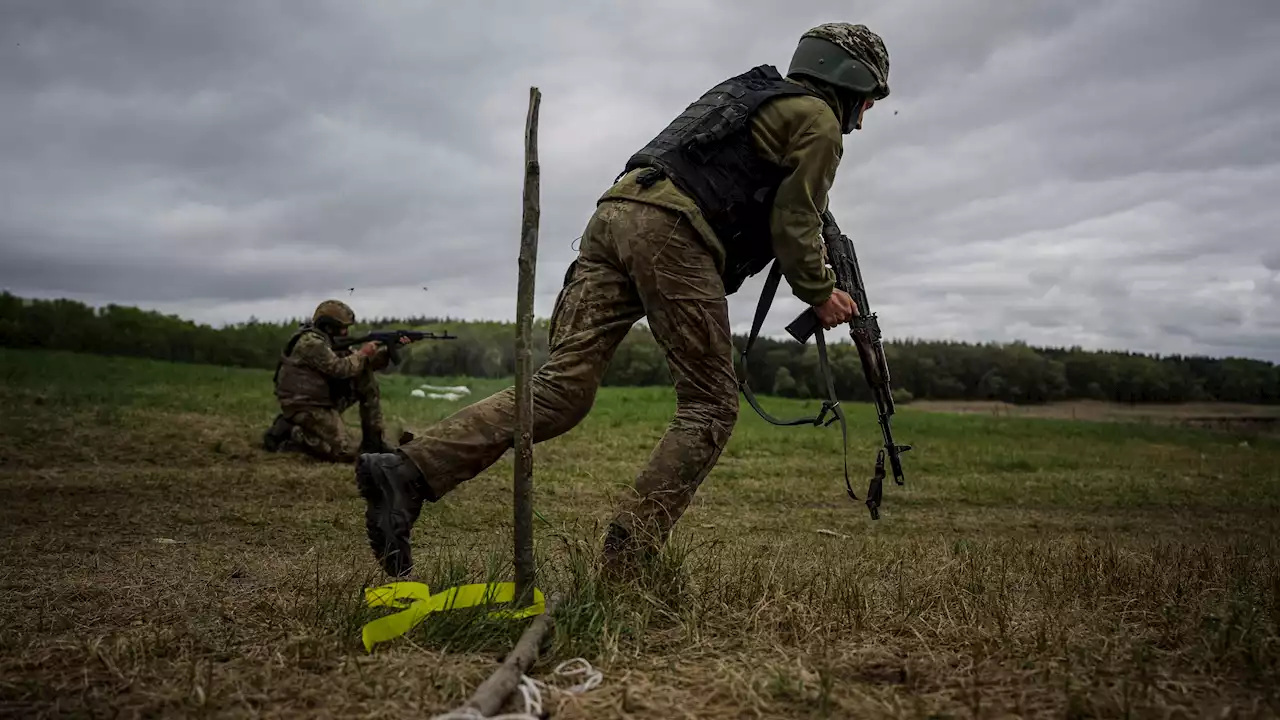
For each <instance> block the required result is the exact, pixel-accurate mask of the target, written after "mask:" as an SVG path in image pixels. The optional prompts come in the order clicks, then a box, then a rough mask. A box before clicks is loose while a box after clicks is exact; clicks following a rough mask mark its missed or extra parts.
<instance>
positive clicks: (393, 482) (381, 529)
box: [356, 452, 427, 577]
mask: <svg viewBox="0 0 1280 720" xmlns="http://www.w3.org/2000/svg"><path fill="white" fill-rule="evenodd" d="M356 486H357V487H358V488H359V489H360V495H361V496H362V497H364V500H365V503H366V507H365V511H364V525H365V531H366V532H367V533H368V535H369V547H370V548H372V549H373V556H374V557H375V558H377V559H378V562H379V563H381V564H382V569H383V570H385V571H386V573H387V574H388V575H391V576H393V577H404V576H406V575H408V574H409V573H410V571H412V570H413V557H412V554H411V551H410V547H409V534H410V533H411V532H412V530H413V524H414V523H415V522H417V521H418V514H419V513H420V512H421V511H422V502H423V500H424V499H426V497H427V495H426V493H427V489H426V485H425V483H424V482H423V478H422V474H421V473H419V472H418V468H417V466H416V465H414V464H413V462H412V461H411V460H409V458H407V457H405V456H404V455H402V454H400V453H398V452H389V453H365V454H362V455H361V456H360V457H359V458H357V459H356Z"/></svg>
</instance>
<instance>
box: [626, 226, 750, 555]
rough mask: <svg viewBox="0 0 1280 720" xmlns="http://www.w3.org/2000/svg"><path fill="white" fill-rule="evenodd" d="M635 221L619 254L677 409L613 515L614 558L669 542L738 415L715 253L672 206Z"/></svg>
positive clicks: (650, 551) (726, 316) (646, 551)
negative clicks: (668, 377) (660, 357)
mask: <svg viewBox="0 0 1280 720" xmlns="http://www.w3.org/2000/svg"><path fill="white" fill-rule="evenodd" d="M637 225H638V226H640V227H641V228H642V229H643V230H642V231H641V232H637V233H635V234H633V235H630V236H626V237H624V238H622V240H624V241H625V246H624V247H621V248H620V249H619V252H620V254H621V255H623V257H624V259H625V261H626V263H627V266H628V269H629V271H630V275H631V277H632V279H633V280H634V281H635V283H636V286H637V290H638V292H639V294H640V298H641V300H642V302H643V303H644V309H645V314H646V316H647V318H648V322H649V328H650V330H651V331H652V332H653V336H654V339H655V340H657V342H658V344H659V345H660V346H661V347H662V349H663V351H664V352H665V354H666V359H667V365H668V367H669V368H670V371H671V376H672V379H673V381H674V383H675V391H676V413H675V417H674V418H673V419H672V420H671V423H670V424H669V425H668V426H667V430H666V433H665V434H664V435H663V436H662V439H661V441H659V443H658V446H657V447H656V448H654V450H653V453H652V455H651V456H650V458H649V462H648V464H647V465H646V466H645V467H644V469H643V470H641V472H640V474H639V476H638V477H637V478H636V482H635V487H634V489H632V490H628V491H626V492H625V493H624V496H623V498H622V500H621V503H620V504H619V507H618V509H617V512H616V514H615V515H614V518H613V521H612V523H611V525H610V528H609V534H608V536H607V538H606V543H605V557H606V560H607V561H608V562H610V563H611V564H616V563H617V562H618V561H623V560H625V559H626V558H627V556H634V555H653V554H656V552H657V551H658V550H659V549H660V548H661V547H662V545H663V544H665V543H666V541H667V539H668V537H669V535H670V532H671V529H672V528H673V526H674V525H675V524H676V522H677V521H678V520H679V519H680V517H681V515H683V514H684V511H685V510H686V509H687V508H688V507H689V503H690V502H691V501H692V500H693V496H694V493H696V492H697V490H698V487H699V486H700V485H701V484H702V481H703V480H704V479H705V478H706V477H707V474H708V473H709V472H711V469H712V467H714V466H715V464H716V462H717V461H718V460H719V458H720V454H721V452H722V451H723V450H724V447H725V444H726V443H727V442H728V441H729V437H730V435H731V434H732V433H733V428H734V425H735V423H736V421H737V417H738V384H737V378H736V375H735V373H734V367H733V344H732V340H731V337H732V336H731V333H730V328H729V308H728V300H727V299H726V298H725V292H724V285H723V282H722V280H721V278H720V275H719V272H718V271H717V270H716V267H715V262H714V260H713V259H712V257H711V254H710V253H709V252H708V251H707V249H706V247H705V245H703V244H702V242H701V241H700V239H699V236H698V235H697V233H696V231H695V230H694V229H693V228H692V227H691V226H690V225H689V223H688V221H687V220H684V219H683V218H681V217H680V216H679V215H677V214H675V213H671V212H669V211H666V210H663V209H660V208H648V209H647V211H646V213H645V216H644V219H643V221H641V222H638V223H637ZM620 244H622V243H620Z"/></svg>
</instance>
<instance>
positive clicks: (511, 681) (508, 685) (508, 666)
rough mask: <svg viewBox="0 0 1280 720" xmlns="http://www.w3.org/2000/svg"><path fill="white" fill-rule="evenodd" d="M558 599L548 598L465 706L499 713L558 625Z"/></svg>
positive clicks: (485, 711) (484, 712)
mask: <svg viewBox="0 0 1280 720" xmlns="http://www.w3.org/2000/svg"><path fill="white" fill-rule="evenodd" d="M558 601H559V598H555V597H549V598H547V600H546V610H545V611H544V612H543V613H542V614H541V615H538V616H537V617H535V618H534V619H533V622H531V623H529V627H527V628H525V629H524V632H523V633H522V634H521V635H520V639H519V640H517V641H516V646H515V647H513V648H511V652H509V653H507V656H506V657H505V658H503V660H502V665H500V666H498V669H497V670H495V671H494V672H493V674H492V675H490V676H489V677H488V679H486V680H485V681H484V682H482V683H480V686H479V687H477V688H476V691H475V692H474V693H472V695H471V699H469V700H467V703H466V705H464V706H463V707H469V708H475V709H476V710H478V711H480V714H482V715H484V716H486V717H488V716H489V715H493V714H495V713H497V712H498V710H499V709H501V708H502V704H503V703H504V702H506V700H507V697H508V696H510V695H511V693H512V691H514V690H515V689H516V686H517V685H519V684H520V678H521V676H523V675H524V674H525V672H526V671H527V670H528V669H529V668H531V667H533V663H534V662H536V661H537V659H538V649H539V648H540V647H541V646H542V640H543V638H545V637H546V636H547V633H549V632H550V631H551V630H552V629H553V628H554V627H555V620H554V619H552V617H551V612H552V610H554V609H555V606H556V603H557V602H558Z"/></svg>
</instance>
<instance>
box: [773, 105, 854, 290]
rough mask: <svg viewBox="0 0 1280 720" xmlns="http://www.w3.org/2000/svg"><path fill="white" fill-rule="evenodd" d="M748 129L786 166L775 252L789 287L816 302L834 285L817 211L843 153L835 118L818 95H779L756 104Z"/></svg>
mask: <svg viewBox="0 0 1280 720" xmlns="http://www.w3.org/2000/svg"><path fill="white" fill-rule="evenodd" d="M752 130H753V136H754V138H755V141H756V143H757V146H758V147H760V149H761V150H763V151H765V154H766V155H767V156H770V157H771V159H773V160H774V162H776V163H777V164H778V165H779V166H781V167H783V168H785V169H786V170H787V171H788V173H787V175H786V177H784V178H783V180H782V183H781V184H780V185H779V186H778V193H777V196H776V197H775V198H774V205H773V213H772V216H771V218H770V230H771V233H772V236H773V252H774V255H775V256H776V257H777V258H778V262H779V264H780V265H781V267H782V274H783V277H785V278H786V279H787V284H789V285H790V286H791V292H792V293H793V294H794V295H795V296H796V297H797V298H799V299H801V300H803V301H804V302H806V303H808V304H810V305H820V304H822V303H823V302H825V301H826V300H827V298H828V297H830V296H831V291H832V289H833V288H834V287H835V273H833V272H832V271H831V269H830V268H828V267H827V266H826V256H825V248H824V246H823V244H822V218H821V213H822V211H823V210H825V209H826V208H827V192H828V191H829V190H830V189H831V184H832V183H833V182H835V177H836V168H837V167H838V166H839V164H840V158H841V156H842V155H843V153H844V143H843V136H842V135H841V133H840V121H839V120H838V119H837V118H836V116H835V113H833V112H832V111H831V108H830V107H828V106H827V104H826V103H824V102H823V101H821V100H818V99H817V98H810V97H794V98H781V99H779V100H777V101H775V102H772V103H768V104H767V105H765V106H764V107H763V108H761V110H760V112H759V113H758V114H757V117H756V120H755V123H754V124H753V128H752Z"/></svg>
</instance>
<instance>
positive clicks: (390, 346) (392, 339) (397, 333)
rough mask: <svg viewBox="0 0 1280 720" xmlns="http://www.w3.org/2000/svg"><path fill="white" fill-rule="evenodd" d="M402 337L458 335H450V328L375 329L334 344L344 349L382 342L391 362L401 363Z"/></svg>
mask: <svg viewBox="0 0 1280 720" xmlns="http://www.w3.org/2000/svg"><path fill="white" fill-rule="evenodd" d="M401 338H404V339H406V340H408V341H409V342H418V341H419V340H457V339H458V336H457V335H450V334H449V331H448V330H445V331H444V333H443V334H441V335H437V334H436V333H433V332H426V331H421V330H374V331H373V332H370V333H368V334H365V335H360V336H359V337H340V338H336V339H335V340H334V343H333V344H334V347H335V348H338V349H343V348H349V347H354V346H356V345H363V344H365V343H368V342H376V343H381V344H383V345H385V346H386V347H387V351H388V353H389V354H390V355H391V362H393V363H399V362H400V355H399V352H400V345H401Z"/></svg>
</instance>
